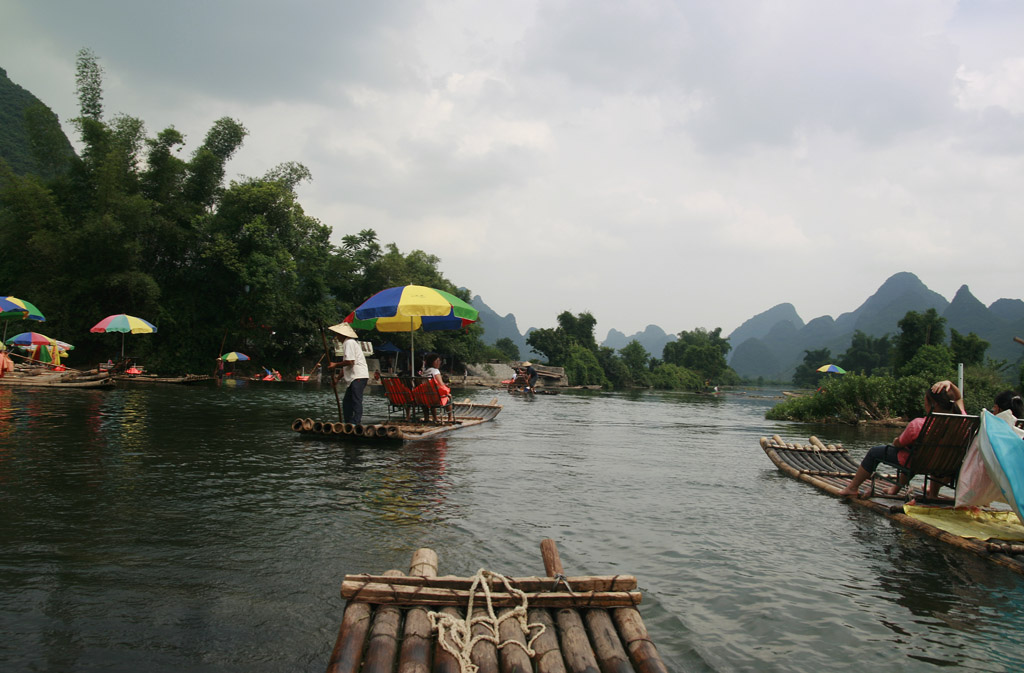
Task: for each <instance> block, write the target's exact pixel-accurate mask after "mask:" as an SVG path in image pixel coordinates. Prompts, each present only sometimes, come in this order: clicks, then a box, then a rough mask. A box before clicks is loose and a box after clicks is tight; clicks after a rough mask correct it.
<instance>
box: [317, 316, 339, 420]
mask: <svg viewBox="0 0 1024 673" xmlns="http://www.w3.org/2000/svg"><path fill="white" fill-rule="evenodd" d="M320 338H321V339H323V341H324V355H325V356H327V375H328V376H330V377H331V388H333V389H334V401H335V402H337V403H338V420H339V421H341V422H342V423H344V422H345V414H344V412H342V410H341V398H340V397H339V396H338V383H337V381H335V380H334V372H332V371H331V351H330V349H329V348H328V347H327V333H326V332H324V326H323V324H322V323H321V325H320Z"/></svg>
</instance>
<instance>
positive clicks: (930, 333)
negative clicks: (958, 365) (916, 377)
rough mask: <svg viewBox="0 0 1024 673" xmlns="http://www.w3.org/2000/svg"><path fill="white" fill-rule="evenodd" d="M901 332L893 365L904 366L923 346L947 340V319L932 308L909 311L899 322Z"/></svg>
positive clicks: (899, 367) (897, 340)
mask: <svg viewBox="0 0 1024 673" xmlns="http://www.w3.org/2000/svg"><path fill="white" fill-rule="evenodd" d="M897 324H898V325H899V328H900V333H899V335H898V336H897V337H896V353H895V362H894V363H893V366H894V367H895V368H896V369H897V370H899V369H901V368H903V367H904V366H905V365H906V364H907V363H908V362H909V361H910V359H911V358H913V357H914V355H915V354H916V353H917V350H918V349H919V348H921V346H929V345H935V344H941V343H944V342H945V340H946V329H945V325H946V319H945V318H943V317H942V316H940V315H939V313H938V311H936V310H935V309H934V308H930V309H928V310H927V311H925V312H924V313H918V312H917V311H908V312H907V314H906V315H905V316H903V319H902V320H900V321H899V323H897Z"/></svg>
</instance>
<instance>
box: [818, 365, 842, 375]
mask: <svg viewBox="0 0 1024 673" xmlns="http://www.w3.org/2000/svg"><path fill="white" fill-rule="evenodd" d="M818 371H819V372H822V373H824V374H845V373H846V370H845V369H843V368H842V367H839V366H837V365H822V366H820V367H818Z"/></svg>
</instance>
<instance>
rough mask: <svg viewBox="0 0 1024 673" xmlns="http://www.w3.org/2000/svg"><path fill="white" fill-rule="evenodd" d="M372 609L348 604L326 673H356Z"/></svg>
mask: <svg viewBox="0 0 1024 673" xmlns="http://www.w3.org/2000/svg"><path fill="white" fill-rule="evenodd" d="M371 610H372V608H371V607H370V605H369V604H367V603H349V604H348V607H347V608H345V615H344V616H343V617H342V619H341V628H340V629H338V639H337V641H335V643H334V651H333V652H331V659H330V661H328V662H327V673H356V671H358V670H359V666H360V664H361V663H362V661H363V644H364V643H365V642H366V634H367V632H368V631H369V630H370V613H371Z"/></svg>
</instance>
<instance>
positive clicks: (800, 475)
mask: <svg viewBox="0 0 1024 673" xmlns="http://www.w3.org/2000/svg"><path fill="white" fill-rule="evenodd" d="M809 442H810V443H809V444H794V443H787V442H785V441H783V439H782V438H781V437H779V436H778V435H773V436H772V437H771V438H768V437H762V438H761V448H762V449H764V452H765V453H766V454H767V455H768V457H769V458H770V459H771V461H772V462H773V463H775V465H776V467H778V468H779V470H781V471H782V472H783V473H784V474H786V475H788V476H790V477H793V478H794V479H798V480H800V481H803V482H806V483H808V484H810V485H812V486H814V487H816V488H818V489H820V490H822V491H825V492H826V493H829V494H831V495H835V496H838V497H845V498H847V499H848V500H849V502H850V503H852V504H854V505H858V506H860V507H866V508H867V509H870V510H872V511H873V512H877V513H878V514H881V515H882V516H884V517H886V518H888V519H891V520H892V521H895V522H896V523H898V524H900V525H902V526H905V527H907V528H910V529H912V530H916V531H918V532H921V533H924V534H926V535H930V536H932V537H934V538H936V539H938V540H941V541H942V542H945V543H947V544H950V545H953V546H955V547H958V548H960V549H964V550H967V551H969V552H972V553H974V554H977V555H978V556H981V557H983V558H986V559H988V560H990V561H992V562H993V563H997V564H999V565H1001V566H1003V567H1006V568H1009V569H1010V570H1013V571H1015V572H1018V573H1021V574H1024V544H1020V543H1010V542H998V541H984V540H978V539H974V538H965V537H961V536H959V535H954V534H953V533H949V532H947V531H944V530H942V529H941V528H936V527H935V526H932V525H930V524H928V523H925V522H923V521H920V520H918V519H915V518H913V517H911V516H908V515H907V514H905V513H904V510H903V504H904V502H905V501H910V500H913V499H915V498H919V497H921V496H922V495H923V493H922V491H921V489H920V488H918V487H916V486H913V485H909V486H907V487H906V488H904V489H903V490H902V491H901V494H900V495H897V496H887V495H884V492H885V490H886V489H887V488H888V487H890V486H892V485H894V484H895V483H896V478H897V477H896V475H878V476H877V477H876V479H875V484H874V485H872V486H871V488H872V496H871V497H861V498H854V497H850V496H843V495H840V494H839V491H841V490H842V489H843V488H845V487H846V485H847V484H849V483H850V482H851V481H852V480H853V475H854V474H855V473H856V472H857V467H858V466H859V463H856V462H854V461H853V460H851V459H850V455H849V452H848V451H847V450H846V449H844V448H843V446H842V445H841V444H839V445H836V444H828V445H826V444H824V443H822V441H821V440H820V439H818V438H817V437H811V438H810V439H809ZM939 504H940V506H946V507H949V508H952V507H953V505H954V503H953V500H952V499H951V498H939Z"/></svg>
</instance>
